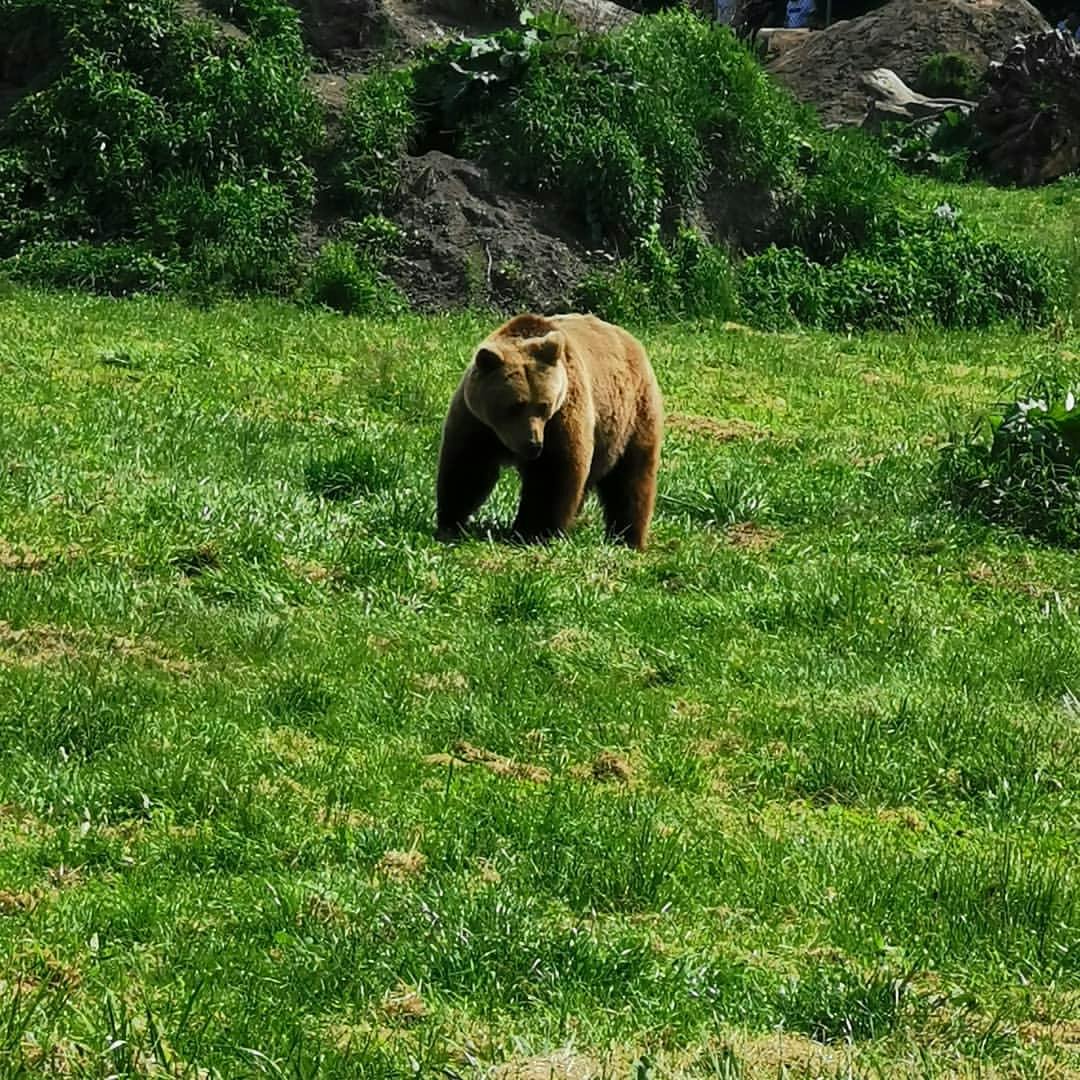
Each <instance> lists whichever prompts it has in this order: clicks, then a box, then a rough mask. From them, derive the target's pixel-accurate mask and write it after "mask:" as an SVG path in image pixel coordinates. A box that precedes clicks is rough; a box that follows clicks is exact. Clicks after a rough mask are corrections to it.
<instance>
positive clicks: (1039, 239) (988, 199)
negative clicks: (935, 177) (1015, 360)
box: [917, 177, 1080, 318]
mask: <svg viewBox="0 0 1080 1080" xmlns="http://www.w3.org/2000/svg"><path fill="white" fill-rule="evenodd" d="M917 183H918V185H919V186H920V187H922V188H923V190H924V191H926V192H927V193H929V194H931V195H934V196H936V197H939V198H940V199H941V200H942V201H945V202H948V203H950V204H951V205H952V206H954V207H956V208H957V209H958V210H960V211H961V213H963V214H964V215H965V216H967V217H968V218H969V219H973V220H977V221H978V222H979V223H980V224H981V225H983V226H984V227H985V228H986V229H987V231H988V232H989V233H990V234H991V235H992V236H993V237H994V238H995V239H997V240H1000V241H1002V242H1005V243H1011V242H1015V241H1016V239H1017V238H1018V237H1023V238H1025V239H1027V240H1028V241H1029V242H1031V243H1034V244H1035V245H1037V246H1038V247H1040V248H1041V249H1042V250H1043V251H1045V252H1046V253H1047V254H1048V255H1050V256H1051V257H1052V258H1054V259H1055V260H1056V261H1057V262H1058V263H1060V264H1062V265H1064V266H1065V267H1066V274H1067V280H1068V293H1069V295H1071V299H1072V313H1073V315H1074V316H1076V317H1077V318H1080V232H1078V229H1077V223H1078V222H1080V178H1077V177H1071V178H1068V179H1065V180H1060V181H1058V182H1057V183H1056V184H1051V185H1049V186H1047V187H1041V188H1022V189H1016V188H1003V187H993V186H991V185H989V184H984V183H968V184H944V183H939V182H934V181H918V182H917Z"/></svg>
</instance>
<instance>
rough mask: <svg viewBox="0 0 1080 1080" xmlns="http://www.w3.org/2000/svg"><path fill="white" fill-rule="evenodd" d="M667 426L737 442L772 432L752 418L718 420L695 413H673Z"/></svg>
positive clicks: (765, 436) (708, 437)
mask: <svg viewBox="0 0 1080 1080" xmlns="http://www.w3.org/2000/svg"><path fill="white" fill-rule="evenodd" d="M667 426H668V427H669V428H671V429H672V430H674V431H685V432H688V433H689V434H691V435H701V436H703V437H704V438H707V439H715V440H716V441H717V442H736V441H737V440H740V439H753V440H758V439H767V438H769V436H770V435H771V434H772V432H770V431H769V429H768V428H763V427H761V426H760V425H758V424H755V423H753V422H752V421H750V420H740V419H739V418H738V417H733V418H731V419H727V420H717V419H714V418H713V417H711V416H698V415H695V414H694V413H671V414H670V415H669V416H668V418H667Z"/></svg>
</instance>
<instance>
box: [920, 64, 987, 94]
mask: <svg viewBox="0 0 1080 1080" xmlns="http://www.w3.org/2000/svg"><path fill="white" fill-rule="evenodd" d="M981 87H982V75H981V74H980V73H979V69H978V68H977V67H976V65H975V61H974V60H972V59H971V57H970V56H965V55H964V54H963V53H954V52H949V53H934V54H933V56H928V57H927V58H926V59H925V60H924V61H923V62H922V64H921V65H920V67H919V74H918V76H917V77H916V79H915V89H916V90H917V91H918V92H919V93H920V94H926V96H927V97H935V98H963V99H964V100H967V101H973V100H974V99H975V98H977V97H978V96H979V92H980V90H981Z"/></svg>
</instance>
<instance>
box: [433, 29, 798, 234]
mask: <svg viewBox="0 0 1080 1080" xmlns="http://www.w3.org/2000/svg"><path fill="white" fill-rule="evenodd" d="M491 41H494V42H495V43H496V44H497V45H498V46H499V48H498V49H494V48H493V47H489V44H485V45H484V51H483V53H482V56H483V57H484V58H486V59H485V63H487V64H489V65H490V66H492V67H493V68H494V69H495V72H494V73H493V74H492V76H491V77H490V78H484V77H474V78H470V79H469V80H468V81H467V83H466V86H467V90H466V91H458V90H457V89H456V88H458V87H459V85H460V84H461V82H462V75H461V72H460V71H458V70H457V69H458V68H461V66H462V65H461V64H460V63H459V62H458V60H457V59H456V55H457V54H456V53H447V54H441V53H437V54H435V55H434V57H433V58H431V59H429V61H428V63H427V65H426V68H425V71H424V74H423V77H422V78H420V77H419V76H418V85H419V86H422V87H424V88H425V92H424V95H423V98H424V100H425V101H427V102H428V103H429V104H428V108H429V109H430V108H431V107H432V106H431V104H430V103H431V102H432V101H435V100H443V99H445V97H446V96H447V94H448V93H450V92H451V91H453V92H455V93H456V97H454V98H453V100H454V101H455V107H454V110H453V111H448V110H446V109H443V110H442V111H441V113H440V114H439V115H440V123H441V124H443V126H445V127H447V128H449V129H450V138H451V142H452V145H454V146H455V147H457V148H458V149H461V150H464V151H465V152H476V153H480V154H482V155H484V156H486V157H487V158H488V159H489V160H490V161H491V162H493V163H494V164H495V165H497V166H498V167H499V168H501V169H502V171H503V172H504V173H505V174H506V175H507V176H508V177H509V178H510V179H511V181H513V182H514V183H516V184H518V185H519V186H521V187H524V188H527V189H531V190H534V191H539V192H550V191H557V192H558V193H559V195H560V197H561V199H562V201H563V202H564V203H565V204H566V205H567V206H568V207H570V208H572V209H573V210H574V212H575V213H576V214H577V216H578V217H579V219H581V220H582V221H583V222H584V223H585V224H586V225H587V226H588V227H589V228H590V229H591V231H592V233H593V236H594V238H595V239H596V240H606V241H613V242H615V243H618V244H621V245H623V246H624V247H627V248H630V247H632V246H633V244H634V243H635V242H637V241H640V240H642V239H644V238H645V237H646V236H648V235H649V232H650V230H651V229H652V228H653V227H654V226H656V225H659V224H661V223H666V222H671V221H675V222H677V221H678V220H680V218H682V217H684V216H685V215H686V214H687V213H688V212H689V211H690V210H691V209H692V208H693V206H694V204H695V202H696V199H697V196H698V195H699V193H700V191H701V188H702V186H703V184H704V182H705V179H706V177H707V175H708V174H709V173H710V171H712V170H718V173H719V175H720V176H721V178H722V179H723V180H725V181H727V182H729V183H731V184H732V185H734V184H755V185H760V186H762V187H765V188H768V189H770V190H784V189H786V188H787V187H789V186H790V181H791V179H792V177H793V175H794V171H795V162H796V159H797V157H798V153H799V146H800V141H801V140H800V135H801V131H802V128H803V126H804V125H805V124H806V122H807V121H806V119H805V115H804V114H803V113H802V112H801V111H800V110H799V109H798V108H797V107H796V106H795V105H794V103H793V102H792V101H791V99H790V98H789V97H788V96H787V95H786V94H784V93H783V92H782V91H781V90H779V89H778V88H776V87H775V86H774V85H773V84H772V83H771V82H769V80H768V79H767V77H766V75H765V73H764V72H763V71H762V70H761V68H760V67H759V65H758V64H757V62H756V61H755V60H754V58H753V56H752V55H751V54H750V53H749V52H748V51H747V50H746V49H745V47H743V46H742V45H741V44H740V43H739V42H738V41H736V39H735V37H734V36H733V35H732V34H731V32H730V31H729V30H728V29H727V28H725V27H720V26H715V25H713V24H711V23H709V22H707V21H705V20H702V19H699V18H697V17H696V16H694V15H693V14H692V13H690V12H688V11H686V10H680V11H673V12H666V13H664V14H661V15H657V16H654V17H651V18H648V19H642V20H639V21H637V22H636V23H635V24H633V25H632V26H630V27H629V28H627V29H626V30H624V31H622V32H620V33H619V34H616V35H607V36H603V35H589V34H581V35H573V36H571V35H567V34H564V33H557V32H548V33H539V32H537V33H536V35H535V40H533V39H528V38H521V37H515V38H513V39H512V40H507V39H505V38H498V37H497V38H496V39H491ZM508 57H509V58H510V59H507V58H508ZM504 60H505V62H504ZM481 74H483V73H481ZM440 88H442V89H443V93H442V97H441V98H440V95H439V89H440ZM511 91H512V92H511Z"/></svg>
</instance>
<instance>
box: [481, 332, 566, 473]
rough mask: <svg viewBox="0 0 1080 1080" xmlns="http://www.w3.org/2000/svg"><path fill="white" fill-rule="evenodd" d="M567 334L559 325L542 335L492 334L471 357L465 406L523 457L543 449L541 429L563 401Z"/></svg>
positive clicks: (500, 439)
mask: <svg viewBox="0 0 1080 1080" xmlns="http://www.w3.org/2000/svg"><path fill="white" fill-rule="evenodd" d="M565 349H566V340H565V338H564V337H563V335H562V334H561V333H560V332H559V331H558V330H553V331H551V332H550V333H548V334H544V335H543V336H542V337H534V338H509V337H493V338H490V339H488V340H487V341H485V342H484V343H483V344H482V345H481V346H480V347H479V348H478V349H477V350H476V355H475V356H474V357H473V362H472V366H471V367H470V369H469V372H468V374H467V376H466V379H465V404H466V405H467V406H468V407H469V411H470V412H471V413H472V414H473V415H474V416H475V417H476V418H477V419H478V420H480V421H481V422H482V423H484V424H486V425H487V426H488V427H489V428H491V429H492V431H494V432H495V434H496V435H498V437H499V441H500V442H501V443H502V444H503V446H505V447H506V449H507V450H509V451H510V453H512V454H513V455H514V456H515V457H518V458H522V459H524V460H526V461H532V460H534V459H535V458H538V457H539V456H540V454H541V453H543V450H544V429H545V428H546V426H547V423H548V421H549V420H550V419H551V418H552V417H553V416H554V415H555V414H556V413H557V412H558V411H559V409H561V408H562V406H563V403H564V402H565V401H566V385H567V380H566V364H565V362H564V352H565Z"/></svg>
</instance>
